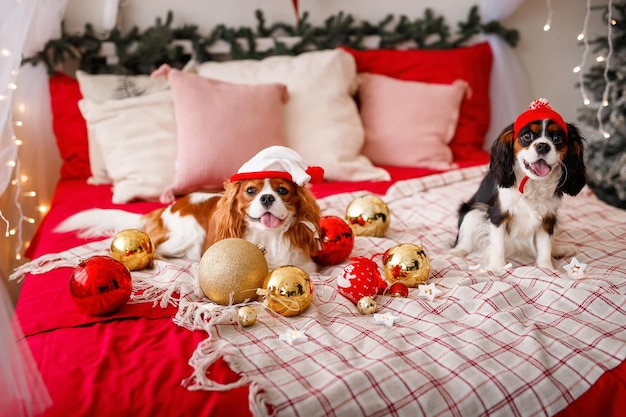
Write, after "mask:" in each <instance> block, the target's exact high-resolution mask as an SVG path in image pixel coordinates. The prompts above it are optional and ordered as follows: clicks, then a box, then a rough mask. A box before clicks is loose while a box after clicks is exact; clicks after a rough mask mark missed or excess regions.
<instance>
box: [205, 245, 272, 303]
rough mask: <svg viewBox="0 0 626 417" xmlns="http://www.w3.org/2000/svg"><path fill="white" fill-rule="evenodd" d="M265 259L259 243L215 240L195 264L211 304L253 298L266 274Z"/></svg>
mask: <svg viewBox="0 0 626 417" xmlns="http://www.w3.org/2000/svg"><path fill="white" fill-rule="evenodd" d="M268 270H269V268H268V266H267V260H266V259H265V255H264V254H263V250H261V249H260V248H259V247H258V246H256V245H254V244H252V243H250V242H248V241H247V240H245V239H240V238H228V239H223V240H219V241H217V242H215V243H214V244H213V245H211V246H209V248H208V249H207V250H206V251H205V252H204V254H203V255H202V258H200V264H199V265H198V284H199V285H200V289H202V292H204V295H206V296H207V298H208V299H209V300H211V301H213V302H214V303H217V304H221V305H229V304H230V303H231V295H232V303H233V304H239V303H243V302H244V301H245V300H256V299H257V293H256V290H257V289H258V288H261V286H262V285H263V280H264V279H265V277H266V276H267V273H268Z"/></svg>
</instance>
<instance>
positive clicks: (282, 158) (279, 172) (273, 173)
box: [230, 146, 324, 187]
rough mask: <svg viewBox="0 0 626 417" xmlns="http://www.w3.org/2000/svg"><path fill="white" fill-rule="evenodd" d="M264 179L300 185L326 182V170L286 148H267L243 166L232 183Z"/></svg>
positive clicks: (231, 179) (234, 176) (233, 177)
mask: <svg viewBox="0 0 626 417" xmlns="http://www.w3.org/2000/svg"><path fill="white" fill-rule="evenodd" d="M263 178H283V179H286V180H289V181H292V182H294V183H296V184H298V185H299V186H300V187H302V186H303V185H305V184H307V183H309V182H310V183H312V184H316V183H320V182H322V181H324V169H323V168H322V167H318V166H310V165H309V164H308V163H307V162H306V161H305V160H304V158H302V156H300V154H299V153H297V152H296V151H294V150H293V149H291V148H288V147H286V146H270V147H269V148H265V149H263V150H262V151H260V152H259V153H257V154H256V155H255V156H253V157H252V158H251V159H250V160H249V161H248V162H246V163H245V164H243V165H242V166H241V168H239V170H238V171H237V173H236V174H235V175H233V176H232V177H231V178H230V181H231V182H235V181H241V180H256V179H263Z"/></svg>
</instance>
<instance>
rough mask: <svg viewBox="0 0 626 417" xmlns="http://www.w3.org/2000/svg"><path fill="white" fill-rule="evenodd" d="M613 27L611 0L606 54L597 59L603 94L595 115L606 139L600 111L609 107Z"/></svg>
mask: <svg viewBox="0 0 626 417" xmlns="http://www.w3.org/2000/svg"><path fill="white" fill-rule="evenodd" d="M613 25H615V21H614V20H613V0H609V4H608V19H607V46H608V52H607V54H606V57H602V56H599V57H598V58H597V60H598V62H602V61H604V73H603V76H604V92H603V93H602V102H601V103H600V105H599V106H598V111H597V113H596V116H597V119H598V129H599V130H600V134H601V135H602V136H603V137H604V138H605V139H608V138H609V137H611V134H610V133H609V132H607V131H606V130H604V123H603V122H602V110H603V109H604V107H608V106H609V92H610V89H611V83H610V81H609V69H610V67H611V57H612V55H613V39H612V38H613Z"/></svg>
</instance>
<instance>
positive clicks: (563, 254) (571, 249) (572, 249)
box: [552, 245, 578, 259]
mask: <svg viewBox="0 0 626 417" xmlns="http://www.w3.org/2000/svg"><path fill="white" fill-rule="evenodd" d="M577 253H578V249H577V248H576V246H573V245H554V247H553V248H552V256H553V257H554V258H556V259H561V258H569V257H571V256H574V255H576V254H577Z"/></svg>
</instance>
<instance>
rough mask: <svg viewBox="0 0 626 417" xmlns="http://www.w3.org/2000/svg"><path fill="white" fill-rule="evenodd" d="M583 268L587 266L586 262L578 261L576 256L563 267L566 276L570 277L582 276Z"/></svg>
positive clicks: (577, 277) (583, 273)
mask: <svg viewBox="0 0 626 417" xmlns="http://www.w3.org/2000/svg"><path fill="white" fill-rule="evenodd" d="M585 268H587V264H584V263H581V262H578V259H576V257H573V258H572V260H571V261H570V263H569V264H568V265H565V266H564V267H563V269H565V270H566V271H567V276H568V277H570V278H572V279H579V278H584V276H585Z"/></svg>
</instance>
